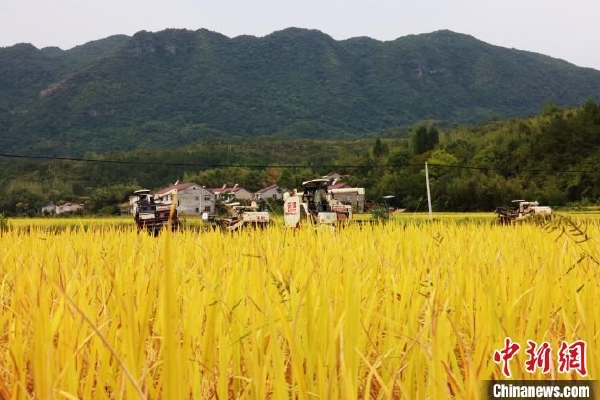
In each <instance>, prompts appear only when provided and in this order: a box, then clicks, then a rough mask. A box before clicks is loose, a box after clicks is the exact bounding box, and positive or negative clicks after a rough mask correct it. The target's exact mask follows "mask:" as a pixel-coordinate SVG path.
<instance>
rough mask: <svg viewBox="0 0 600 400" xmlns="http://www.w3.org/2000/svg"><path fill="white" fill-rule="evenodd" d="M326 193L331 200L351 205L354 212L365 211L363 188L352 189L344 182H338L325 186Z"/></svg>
mask: <svg viewBox="0 0 600 400" xmlns="http://www.w3.org/2000/svg"><path fill="white" fill-rule="evenodd" d="M327 191H328V192H329V193H330V196H331V198H332V199H336V200H339V201H341V202H342V203H344V204H348V205H351V206H352V210H353V211H354V212H357V213H362V212H364V211H365V188H353V187H350V186H348V185H347V184H346V183H344V182H339V183H336V184H334V185H329V186H327Z"/></svg>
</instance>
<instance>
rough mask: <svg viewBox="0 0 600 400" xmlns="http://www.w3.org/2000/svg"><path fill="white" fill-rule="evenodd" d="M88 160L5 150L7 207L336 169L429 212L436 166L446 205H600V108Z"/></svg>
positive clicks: (295, 184)
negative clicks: (423, 139) (393, 132)
mask: <svg viewBox="0 0 600 400" xmlns="http://www.w3.org/2000/svg"><path fill="white" fill-rule="evenodd" d="M419 132H427V133H429V132H435V133H436V134H435V135H433V136H432V137H436V140H435V141H434V144H433V147H431V146H425V147H427V148H428V149H427V150H424V148H423V147H422V146H421V144H419V143H420V142H419V141H418V140H416V138H417V136H418V135H419ZM85 159H86V160H88V161H69V160H50V161H40V160H31V159H16V160H15V159H12V158H0V168H2V170H3V174H2V177H0V187H1V188H2V190H1V191H0V211H4V212H5V213H6V214H9V215H14V214H27V213H30V214H34V213H36V211H39V209H40V208H41V207H42V206H43V205H45V204H47V203H48V202H49V201H54V202H59V201H77V202H83V203H85V204H86V210H87V212H91V213H100V214H114V213H117V212H118V208H117V205H118V204H119V203H121V202H124V201H126V199H127V196H128V195H129V194H131V193H132V192H133V191H134V190H136V189H139V188H141V187H146V188H149V189H157V188H161V187H164V186H167V185H169V184H172V183H173V182H174V181H176V180H180V181H184V182H196V183H198V184H200V185H204V186H206V187H209V188H211V187H212V188H214V187H221V186H222V185H223V184H224V183H228V184H230V185H233V184H234V183H238V184H240V185H241V186H244V187H245V188H247V189H248V190H251V191H255V190H257V189H259V188H261V187H264V186H268V185H270V184H272V183H278V184H279V185H280V186H281V187H286V188H299V187H300V184H301V182H302V181H304V180H307V179H312V178H314V177H318V176H322V175H325V174H327V173H329V172H332V171H335V172H338V173H341V174H344V175H347V177H346V178H345V181H346V182H347V183H349V184H350V185H352V186H358V187H365V188H366V192H367V199H368V200H372V201H374V202H375V203H377V204H379V205H382V204H383V202H382V197H383V196H384V195H388V194H392V195H394V196H395V197H394V198H393V199H391V200H390V205H391V206H392V207H396V208H406V209H407V210H408V211H426V210H427V203H426V190H425V176H424V164H425V162H428V165H429V176H430V182H431V191H432V198H433V207H434V209H435V210H436V211H438V212H440V211H487V212H490V211H493V210H494V209H495V207H496V206H499V205H506V204H508V203H509V202H510V201H511V200H513V199H517V198H524V199H529V200H537V201H539V202H540V203H541V204H546V205H550V206H552V207H555V208H556V207H559V208H560V207H567V206H568V207H570V208H578V209H592V208H593V206H594V205H598V204H600V176H599V175H598V174H597V173H596V172H595V167H596V165H598V164H599V163H600V104H598V103H596V102H595V101H594V100H592V99H588V100H586V101H585V102H584V103H583V104H582V106H581V107H579V108H577V109H562V108H559V107H554V108H553V109H552V111H551V112H545V113H543V114H541V115H538V116H535V117H530V118H517V119H511V120H504V121H488V122H487V123H484V124H480V125H475V126H473V127H466V126H462V127H460V128H455V129H447V130H444V129H437V128H435V127H432V126H428V127H425V126H422V125H417V126H415V127H414V128H413V130H412V133H411V134H410V135H409V138H363V139H328V140H325V139H282V138H277V137H264V136H263V137H255V138H241V137H230V138H227V139H226V138H222V139H215V140H206V141H198V142H197V143H195V144H194V145H188V146H184V147H180V148H177V149H170V150H165V151H158V150H136V151H132V152H122V153H113V154H106V155H98V154H94V153H88V154H86V157H85Z"/></svg>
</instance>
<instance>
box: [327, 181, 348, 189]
mask: <svg viewBox="0 0 600 400" xmlns="http://www.w3.org/2000/svg"><path fill="white" fill-rule="evenodd" d="M347 186H348V185H347V184H345V183H344V182H340V183H336V184H335V185H329V186H327V190H331V189H341V188H344V187H347Z"/></svg>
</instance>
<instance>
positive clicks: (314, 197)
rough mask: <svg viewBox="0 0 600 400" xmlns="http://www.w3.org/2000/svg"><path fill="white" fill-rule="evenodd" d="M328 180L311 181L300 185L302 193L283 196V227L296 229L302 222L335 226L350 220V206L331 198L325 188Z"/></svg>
mask: <svg viewBox="0 0 600 400" xmlns="http://www.w3.org/2000/svg"><path fill="white" fill-rule="evenodd" d="M329 184H330V180H329V179H313V180H310V181H306V182H303V183H302V191H301V192H298V191H297V190H294V191H293V192H292V193H288V194H286V196H284V198H285V201H284V203H283V219H284V223H285V226H287V227H291V228H298V227H300V225H301V224H302V223H303V222H307V223H310V224H313V225H327V226H335V225H337V224H338V223H340V222H343V221H348V220H351V219H352V206H350V205H347V204H343V203H342V202H341V201H339V200H336V199H334V198H333V197H332V193H331V192H329V191H328V189H327V187H328V186H329Z"/></svg>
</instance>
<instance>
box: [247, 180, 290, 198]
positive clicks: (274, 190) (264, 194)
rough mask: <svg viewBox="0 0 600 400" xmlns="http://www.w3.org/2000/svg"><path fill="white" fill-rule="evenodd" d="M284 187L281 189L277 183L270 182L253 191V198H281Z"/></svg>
mask: <svg viewBox="0 0 600 400" xmlns="http://www.w3.org/2000/svg"><path fill="white" fill-rule="evenodd" d="M285 191H286V189H282V188H280V187H279V186H277V184H272V185H271V186H267V187H265V188H262V189H260V190H258V191H256V193H254V199H255V200H257V201H258V200H281V199H283V193H284V192H285Z"/></svg>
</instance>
